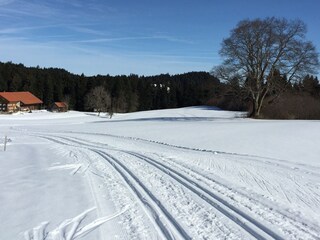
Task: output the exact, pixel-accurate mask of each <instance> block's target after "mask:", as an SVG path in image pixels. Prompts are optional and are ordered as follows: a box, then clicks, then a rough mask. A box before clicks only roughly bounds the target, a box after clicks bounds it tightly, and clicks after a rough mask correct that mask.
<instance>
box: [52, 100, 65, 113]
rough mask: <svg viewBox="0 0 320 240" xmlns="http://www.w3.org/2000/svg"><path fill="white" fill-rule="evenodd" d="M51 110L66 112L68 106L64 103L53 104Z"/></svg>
mask: <svg viewBox="0 0 320 240" xmlns="http://www.w3.org/2000/svg"><path fill="white" fill-rule="evenodd" d="M51 110H52V111H53V112H67V111H68V104H67V103H65V102H54V103H53V105H52V108H51Z"/></svg>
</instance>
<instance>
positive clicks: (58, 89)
mask: <svg viewBox="0 0 320 240" xmlns="http://www.w3.org/2000/svg"><path fill="white" fill-rule="evenodd" d="M98 86H103V87H104V89H105V90H106V91H107V92H108V93H109V94H110V96H111V100H112V108H113V111H114V112H132V111H140V110H151V109H165V108H175V107H186V106H194V105H204V104H207V102H208V101H209V100H210V99H211V98H214V97H215V95H217V94H218V93H219V92H220V91H219V89H220V87H221V84H220V82H219V80H218V79H217V78H215V77H213V76H212V75H210V74H209V73H207V72H191V73H185V74H179V75H169V74H161V75H157V76H149V77H145V76H138V75H134V74H132V75H129V76H125V75H121V76H109V75H106V76H101V75H97V76H93V77H86V76H84V75H75V74H71V73H69V72H67V71H66V70H64V69H57V68H45V69H43V68H39V67H30V68H29V67H25V66H24V65H22V64H13V63H11V62H8V63H0V91H30V92H32V93H33V94H34V95H36V96H37V97H39V98H40V99H42V100H43V102H44V107H46V106H50V104H51V103H52V102H54V101H66V102H67V103H68V104H69V107H70V109H74V110H79V111H83V110H92V109H86V103H85V99H86V96H87V95H88V93H89V92H90V91H91V90H92V89H94V88H95V87H98Z"/></svg>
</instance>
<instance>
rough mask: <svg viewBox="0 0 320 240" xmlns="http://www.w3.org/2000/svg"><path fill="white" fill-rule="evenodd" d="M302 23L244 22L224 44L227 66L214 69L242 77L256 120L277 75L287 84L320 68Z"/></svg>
mask: <svg viewBox="0 0 320 240" xmlns="http://www.w3.org/2000/svg"><path fill="white" fill-rule="evenodd" d="M305 35H306V25H305V24H304V23H303V22H302V21H300V20H294V21H288V20H286V19H278V18H266V19H263V20H262V19H255V20H243V21H241V22H239V24H238V25H237V26H236V28H234V29H233V30H232V31H231V35H230V37H228V38H226V39H224V40H223V42H222V48H221V50H220V55H221V56H222V58H223V59H224V61H223V63H222V64H221V65H220V66H218V67H215V68H214V69H213V73H214V74H215V75H216V76H217V77H220V78H223V79H225V80H227V81H228V80H230V79H234V78H238V79H239V82H240V83H241V86H242V87H243V88H245V89H246V92H247V93H248V96H249V97H250V99H251V101H252V113H251V116H252V117H259V114H260V110H261V108H262V106H263V104H264V100H265V97H266V96H267V94H268V93H269V92H270V91H271V90H272V88H273V87H274V83H275V82H274V81H268V79H272V78H273V77H272V75H273V73H274V72H276V71H279V72H280V73H281V75H282V76H285V79H286V80H287V83H290V82H292V81H295V80H297V79H301V78H302V77H303V76H304V75H306V74H308V73H315V72H316V70H317V68H318V67H319V60H318V54H317V52H316V49H315V47H314V45H313V44H312V43H311V42H310V41H306V40H305Z"/></svg>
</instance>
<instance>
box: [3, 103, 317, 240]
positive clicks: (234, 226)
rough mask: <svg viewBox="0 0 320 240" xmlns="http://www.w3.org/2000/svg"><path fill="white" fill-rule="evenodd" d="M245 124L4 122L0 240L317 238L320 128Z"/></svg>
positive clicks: (81, 119) (135, 117)
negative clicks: (45, 233) (43, 236)
mask: <svg viewBox="0 0 320 240" xmlns="http://www.w3.org/2000/svg"><path fill="white" fill-rule="evenodd" d="M242 116H243V114H241V113H236V112H227V111H220V110H218V109H214V108H209V107H190V108H182V109H170V110H159V111H147V112H136V113H130V114H116V115H115V116H114V117H113V118H112V119H109V118H108V117H107V116H103V115H102V116H101V117H97V116H95V115H94V114H90V113H80V112H72V111H71V112H68V113H50V112H45V111H39V112H34V113H31V114H30V113H27V114H15V115H0V148H1V150H0V164H1V165H0V166H1V167H0V187H1V193H0V207H1V208H0V222H1V224H0V239H1V240H2V239H3V240H7V239H28V238H29V239H32V237H33V238H34V239H35V240H37V239H41V237H39V236H40V235H41V234H42V232H43V231H44V232H50V235H48V237H47V239H68V238H69V239H74V238H75V239H78V238H79V239H80V237H82V236H83V235H85V233H88V234H87V235H86V236H84V237H83V238H81V239H99V240H100V239H255V238H257V239H320V157H319V156H320V147H319V146H320V138H319V135H320V121H271V120H252V119H246V118H243V117H242ZM5 135H6V136H8V138H9V139H10V141H9V142H8V144H7V151H5V152H4V151H3V139H4V136H5ZM93 207H95V209H94V210H92V208H93ZM88 209H91V211H89V210H88ZM87 210H88V211H87ZM81 213H83V214H82V215H81ZM79 214H80V215H79ZM76 216H78V217H76ZM66 219H69V220H67V221H66ZM47 223H49V224H48V225H46V224H47ZM41 224H42V225H41ZM44 229H45V230H44ZM59 234H60V235H59ZM58 235H59V236H58ZM28 236H29V237H28ZM77 236H78V237H77Z"/></svg>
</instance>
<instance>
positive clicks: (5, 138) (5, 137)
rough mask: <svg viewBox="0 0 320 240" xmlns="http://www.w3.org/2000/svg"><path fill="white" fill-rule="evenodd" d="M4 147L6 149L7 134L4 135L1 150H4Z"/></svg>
mask: <svg viewBox="0 0 320 240" xmlns="http://www.w3.org/2000/svg"><path fill="white" fill-rule="evenodd" d="M6 149H7V135H5V136H4V145H3V151H6Z"/></svg>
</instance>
